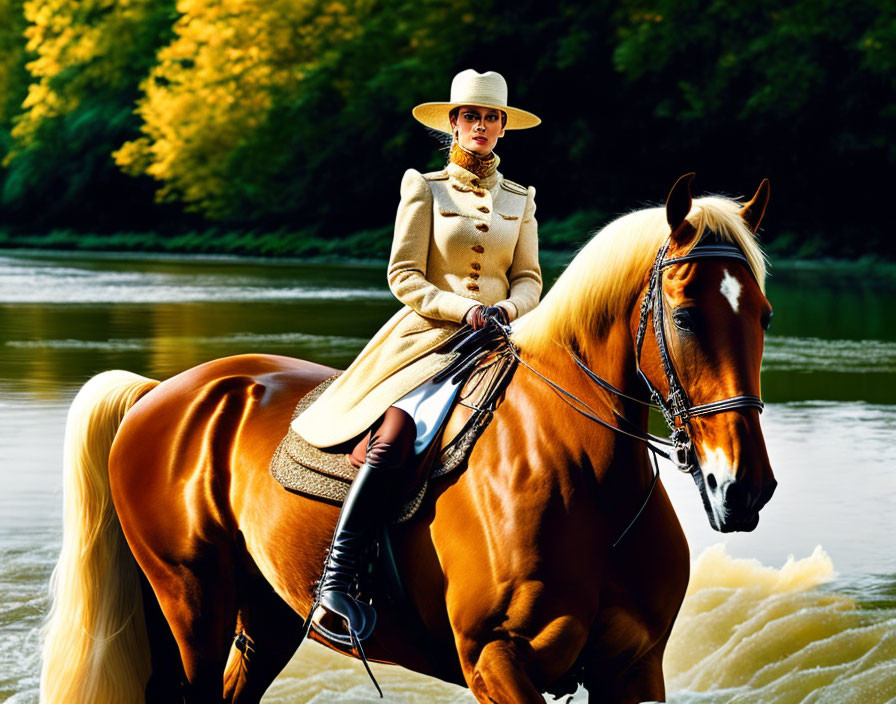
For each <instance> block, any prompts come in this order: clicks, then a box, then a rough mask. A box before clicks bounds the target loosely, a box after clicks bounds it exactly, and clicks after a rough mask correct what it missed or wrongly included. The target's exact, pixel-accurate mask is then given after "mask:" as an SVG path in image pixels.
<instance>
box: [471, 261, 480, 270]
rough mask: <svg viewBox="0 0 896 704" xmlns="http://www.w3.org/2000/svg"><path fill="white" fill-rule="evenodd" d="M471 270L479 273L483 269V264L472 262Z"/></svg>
mask: <svg viewBox="0 0 896 704" xmlns="http://www.w3.org/2000/svg"><path fill="white" fill-rule="evenodd" d="M470 268H471V269H473V271H479V270H480V269H481V268H482V264H480V263H479V262H470Z"/></svg>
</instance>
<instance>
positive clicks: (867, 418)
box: [0, 253, 896, 704]
mask: <svg viewBox="0 0 896 704" xmlns="http://www.w3.org/2000/svg"><path fill="white" fill-rule="evenodd" d="M558 272H559V268H557V267H553V268H547V269H546V273H547V274H548V277H547V278H548V279H549V280H550V279H551V277H552V276H556V274H557V273H558ZM384 278H385V277H384V273H383V267H382V265H378V266H373V265H343V264H324V265H321V264H313V265H310V264H303V263H297V262H278V263H271V262H263V261H247V260H234V259H216V258H190V259H178V258H166V257H116V256H97V255H91V256H78V255H72V254H47V253H41V254H38V253H15V254H10V253H7V254H0V487H2V488H0V629H2V633H3V638H2V639H0V701H10V702H15V704H24V703H26V702H27V703H29V704H30V703H33V702H36V701H37V685H38V674H39V667H40V663H39V657H38V654H37V653H38V649H39V631H38V629H39V625H40V623H41V619H42V617H43V615H44V614H45V612H46V609H47V603H48V602H47V581H48V578H49V574H50V571H51V569H52V566H53V564H54V560H55V558H56V555H57V553H58V550H59V546H60V540H61V535H60V530H61V529H60V525H61V491H60V456H61V447H62V434H63V428H64V422H65V413H66V409H67V406H68V404H69V403H70V401H71V399H72V398H73V397H74V395H75V393H76V392H77V390H78V388H79V387H80V385H81V384H83V383H84V382H85V381H86V380H87V379H88V378H90V377H91V376H92V375H93V374H95V373H97V372H100V371H102V370H105V369H112V368H123V369H129V370H131V371H134V372H137V373H139V374H144V375H147V376H150V377H153V378H165V377H168V376H171V375H172V374H175V373H176V372H179V371H181V370H183V369H185V368H187V367H190V366H193V365H195V364H198V363H200V362H203V361H205V360H207V359H210V358H214V357H220V356H225V355H229V354H236V353H242V352H270V353H277V354H287V355H291V356H297V357H303V358H307V359H313V360H315V361H320V362H323V363H326V364H331V365H334V366H344V365H346V364H347V363H349V362H350V361H351V359H352V358H353V357H354V355H355V354H356V353H357V352H358V351H359V350H360V349H361V347H362V346H363V344H364V342H365V341H366V340H367V339H368V338H369V337H370V336H371V335H372V334H373V333H374V332H375V331H376V330H377V328H378V327H379V325H380V324H381V323H382V322H383V321H384V320H385V319H386V318H387V317H388V316H389V315H391V313H392V312H393V311H394V310H396V308H397V303H396V302H395V301H394V299H393V298H392V296H391V294H390V293H389V291H388V289H387V288H386V285H385V280H384ZM768 294H769V298H770V300H771V301H772V303H773V305H774V306H775V319H774V322H773V325H772V328H771V330H770V331H769V335H768V337H767V339H766V354H765V360H764V364H763V376H762V384H763V396H764V397H765V400H766V401H767V406H766V411H765V413H764V414H763V417H762V424H763V429H764V433H765V436H766V441H767V446H768V450H769V454H770V456H771V460H772V466H773V468H774V470H775V474H776V477H777V479H778V482H779V487H778V490H777V493H776V494H775V497H774V499H773V500H772V502H771V503H770V504H769V505H768V506H767V507H766V508H765V509H764V510H763V512H762V516H761V519H760V523H759V527H758V528H757V530H756V531H754V532H753V533H749V534H735V535H727V536H722V535H721V534H719V533H715V532H714V531H712V530H711V529H710V527H709V524H708V522H707V520H706V517H705V514H704V512H703V509H702V506H701V503H700V500H699V497H698V494H697V491H696V488H695V487H694V486H693V483H692V482H691V481H690V479H689V478H687V477H685V476H683V475H680V474H678V473H677V472H676V471H675V470H674V469H672V468H671V467H669V466H663V467H661V473H662V476H663V481H664V483H665V485H666V487H667V490H668V491H669V493H670V495H671V497H672V500H673V503H674V504H675V506H676V510H677V511H678V513H679V517H680V519H681V521H682V524H683V525H684V527H685V532H686V533H687V535H688V540H689V542H690V545H691V553H692V557H693V558H694V561H695V562H694V565H693V569H692V575H693V576H692V580H691V586H690V588H689V592H688V597H687V599H686V600H685V604H684V607H683V609H682V613H681V615H680V617H679V620H678V622H677V624H676V630H675V632H674V633H673V637H672V640H671V641H670V645H669V648H668V650H667V657H666V662H665V669H666V676H667V682H668V686H669V692H670V694H669V699H670V701H672V702H677V703H679V704H685V703H690V702H719V703H721V702H763V703H766V702H806V703H809V702H838V703H839V702H857V703H858V702H862V703H863V704H875V703H877V702H881V703H883V702H896V549H894V540H893V536H894V535H896V512H894V511H893V499H894V496H896V446H894V442H893V440H894V438H896V291H893V290H891V289H887V288H884V287H881V286H876V285H875V284H873V283H871V282H867V281H863V280H861V279H858V278H854V277H853V278H850V277H839V278H833V277H831V276H829V275H828V274H826V273H825V272H823V271H786V270H785V271H775V270H773V271H772V277H771V278H770V280H769V284H768ZM375 669H376V672H377V674H378V676H379V677H380V681H381V683H382V684H383V685H384V688H385V691H386V700H387V701H390V702H421V701H428V702H472V701H473V699H472V697H471V696H470V695H469V693H468V692H467V691H466V690H463V689H461V688H457V687H454V686H450V685H445V684H443V683H441V682H437V681H435V680H431V679H428V678H425V677H422V676H418V675H415V674H413V673H408V672H406V671H404V670H400V669H398V668H392V667H388V666H379V667H376V668H375ZM586 700H587V697H586V696H585V694H584V692H580V693H578V694H577V695H575V697H574V698H573V702H584V701H586ZM265 701H266V702H284V703H285V702H315V703H318V702H375V701H380V700H379V699H378V698H377V696H376V693H375V692H374V691H373V689H372V687H371V686H370V684H369V683H368V681H367V680H366V676H365V675H364V673H363V670H362V669H361V668H360V666H359V664H358V663H357V662H355V661H352V660H349V659H347V658H342V657H340V656H337V655H334V654H332V653H330V652H329V651H326V650H324V649H323V648H320V647H318V646H316V645H315V644H313V643H309V644H306V645H304V646H303V647H302V648H301V649H300V651H299V653H298V654H297V656H296V657H295V658H294V659H293V661H292V662H291V663H290V664H289V665H288V666H287V668H286V670H285V671H284V673H283V674H282V675H281V677H280V678H279V679H278V680H277V682H275V684H274V686H273V687H272V689H271V690H270V692H269V693H268V695H267V697H266V698H265Z"/></svg>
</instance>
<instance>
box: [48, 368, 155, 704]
mask: <svg viewBox="0 0 896 704" xmlns="http://www.w3.org/2000/svg"><path fill="white" fill-rule="evenodd" d="M158 383H159V382H157V381H153V380H151V379H146V378H144V377H142V376H138V375H136V374H132V373H130V372H124V371H111V372H103V373H102V374H99V375H97V376H95V377H93V379H91V380H90V381H88V382H87V383H86V384H85V385H84V386H83V387H82V388H81V390H80V391H79V392H78V395H77V396H76V397H75V400H74V401H73V402H72V406H71V408H70V409H69V413H68V421H67V423H66V428H65V448H64V464H63V537H62V552H61V553H60V555H59V562H58V563H57V564H56V569H55V570H54V571H53V576H52V578H51V579H50V591H51V594H52V597H53V604H52V607H51V609H50V614H49V616H48V618H47V623H46V626H45V627H44V646H43V668H42V672H41V682H40V692H41V696H40V701H41V702H42V703H44V704H62V703H63V702H64V703H65V704H73V703H74V702H84V703H85V704H86V703H87V702H94V703H96V704H118V703H119V702H120V703H121V704H133V702H138V701H143V696H144V687H145V686H146V681H147V679H148V677H149V674H150V664H149V640H148V638H147V636H146V623H145V620H144V618H143V600H142V598H141V595H140V580H139V571H138V567H137V563H136V562H135V560H134V557H133V556H132V555H131V552H130V550H129V549H128V545H127V543H126V542H125V539H124V534H123V533H122V531H121V524H120V523H119V522H118V516H117V515H116V513H115V507H114V506H113V505H112V494H111V491H110V488H109V450H110V448H111V447H112V441H113V440H114V439H115V434H116V433H117V432H118V427H119V425H120V424H121V421H122V419H123V418H124V414H125V413H127V411H128V409H129V408H130V407H131V406H133V405H134V404H135V403H136V402H137V400H138V399H139V398H140V397H141V396H143V395H144V394H145V393H147V392H148V391H149V390H150V389H152V388H153V387H155V386H156V385H158Z"/></svg>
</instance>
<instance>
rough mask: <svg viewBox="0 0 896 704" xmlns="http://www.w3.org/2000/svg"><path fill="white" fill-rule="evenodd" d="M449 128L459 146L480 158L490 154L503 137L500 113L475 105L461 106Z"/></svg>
mask: <svg viewBox="0 0 896 704" xmlns="http://www.w3.org/2000/svg"><path fill="white" fill-rule="evenodd" d="M451 127H452V128H453V129H454V136H455V139H457V142H458V144H460V146H462V147H463V148H464V149H466V150H468V151H471V152H475V153H476V154H479V155H481V156H486V155H487V154H491V152H492V150H493V149H494V148H495V145H496V144H497V143H498V139H499V138H500V137H503V136H504V126H503V124H502V120H501V113H500V111H498V110H495V109H494V108H483V107H479V106H477V105H461V107H460V110H458V113H457V120H452V121H451Z"/></svg>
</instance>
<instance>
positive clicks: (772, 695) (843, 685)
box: [664, 545, 896, 704]
mask: <svg viewBox="0 0 896 704" xmlns="http://www.w3.org/2000/svg"><path fill="white" fill-rule="evenodd" d="M834 576H835V575H834V566H833V563H832V562H831V560H830V558H829V557H828V556H827V554H826V553H825V552H824V550H822V549H821V548H820V547H819V548H816V550H815V551H814V552H813V553H812V555H811V556H809V557H807V558H805V559H802V560H793V559H790V560H788V561H787V563H786V564H785V565H784V566H783V567H782V568H781V569H780V570H776V569H773V568H770V567H765V566H763V565H761V564H760V563H759V562H757V561H755V560H745V559H735V558H732V557H730V556H729V555H728V554H727V552H726V551H725V548H724V547H723V546H721V545H716V546H713V547H710V548H707V549H706V550H705V551H704V552H703V554H701V555H700V557H699V558H698V559H697V560H696V562H695V563H694V565H693V570H692V574H691V582H690V584H689V586H688V592H687V596H686V597H685V601H684V604H683V606H682V610H681V613H680V614H679V617H678V620H677V621H676V624H675V628H674V629H673V632H672V637H671V638H670V641H669V646H668V648H667V649H666V657H665V660H664V673H665V676H666V683H667V687H668V688H669V691H670V692H678V693H679V694H677V695H676V696H674V697H672V698H671V701H673V702H696V701H700V702H706V701H711V702H720V703H721V702H738V703H743V704H747V703H748V702H749V703H755V704H763V703H766V702H805V703H806V704H809V703H810V702H838V703H840V704H842V703H845V702H856V703H857V704H858V703H859V702H862V704H884V703H885V702H889V701H890V700H891V699H892V698H893V697H896V614H894V613H893V612H892V611H890V612H888V611H863V610H861V609H860V608H859V606H858V604H857V603H856V602H855V600H854V599H852V598H850V597H847V596H843V595H841V594H837V593H834V592H831V591H827V590H825V589H820V588H819V587H820V586H821V585H823V584H824V583H826V582H828V581H830V580H831V579H833V577H834Z"/></svg>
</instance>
